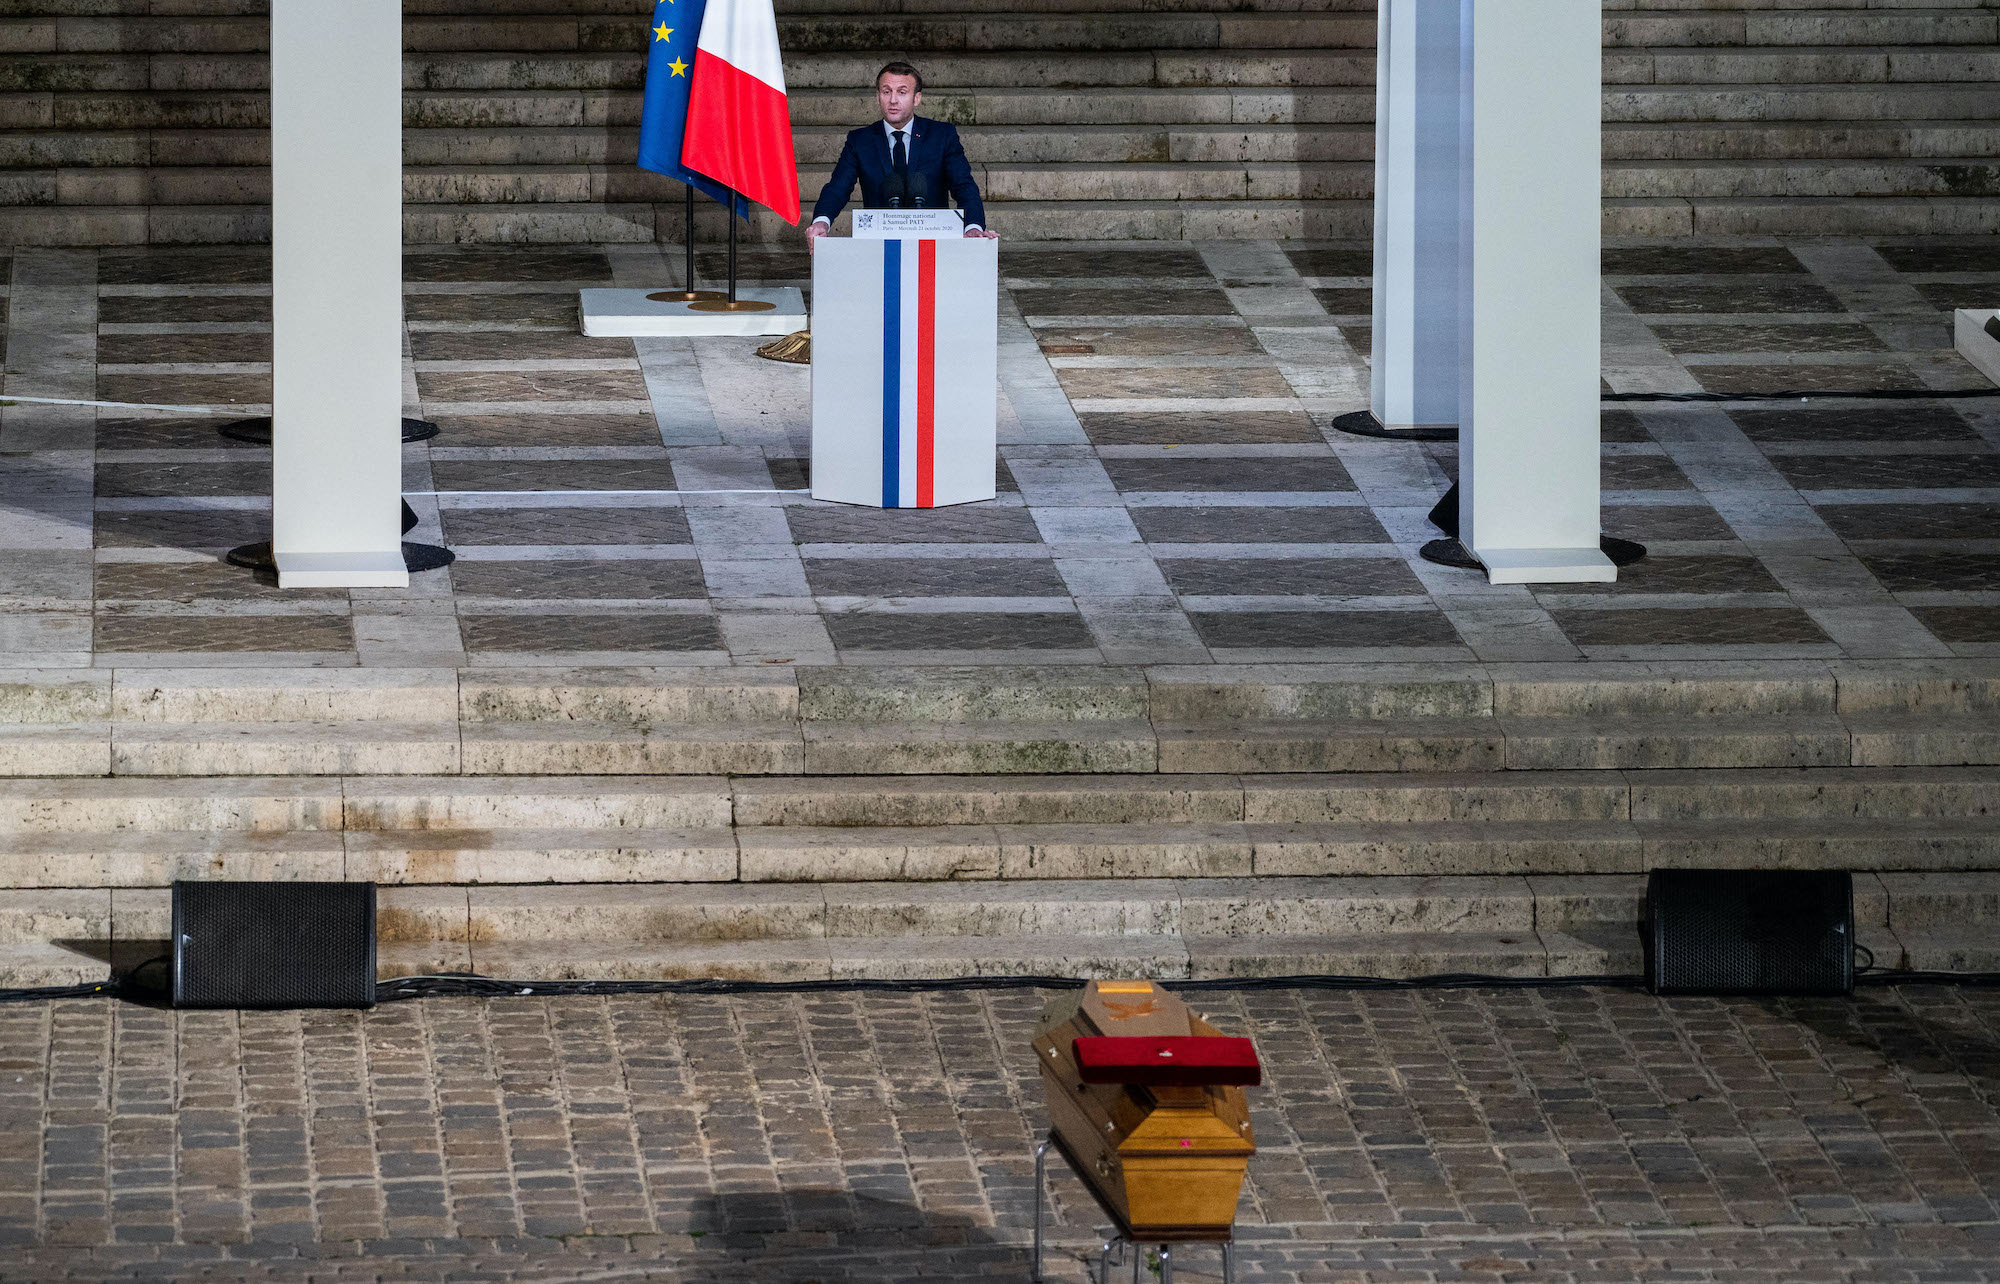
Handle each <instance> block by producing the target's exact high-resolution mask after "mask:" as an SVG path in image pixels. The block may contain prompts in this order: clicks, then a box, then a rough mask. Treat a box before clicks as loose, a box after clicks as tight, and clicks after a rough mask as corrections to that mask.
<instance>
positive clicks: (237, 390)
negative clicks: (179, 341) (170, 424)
mask: <svg viewBox="0 0 2000 1284" xmlns="http://www.w3.org/2000/svg"><path fill="white" fill-rule="evenodd" d="M97 400H99V401H122V402H127V403H136V404H141V405H151V406H252V405H269V404H270V402H271V376H270V375H262V374H102V373H100V374H99V375H98V376H97Z"/></svg>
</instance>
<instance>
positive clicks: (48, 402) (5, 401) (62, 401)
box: [0, 396, 243, 415]
mask: <svg viewBox="0 0 2000 1284" xmlns="http://www.w3.org/2000/svg"><path fill="white" fill-rule="evenodd" d="M19 402H28V403H32V404H34V405H37V406H104V407H107V408H109V409H111V410H173V411H177V412H179V413H180V414H183V415H241V414H242V413H243V411H242V410H241V409H240V408H237V407H232V406H156V405H154V404H153V403H151V402H149V401H73V400H71V399H70V398H68V397H15V396H0V406H11V405H14V404H16V403H19Z"/></svg>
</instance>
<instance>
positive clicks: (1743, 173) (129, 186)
mask: <svg viewBox="0 0 2000 1284" xmlns="http://www.w3.org/2000/svg"><path fill="white" fill-rule="evenodd" d="M1267 137H1273V138H1275V137H1278V135H1275V134H1273V135H1269V136H1267ZM1312 137H1313V136H1307V138H1306V139H1305V140H1304V141H1303V143H1302V140H1301V139H1300V138H1298V137H1297V136H1294V137H1293V138H1291V139H1289V140H1288V141H1286V142H1285V143H1284V144H1283V146H1284V147H1288V148H1290V149H1292V150H1294V151H1305V152H1312V153H1327V154H1333V155H1343V154H1344V155H1347V156H1348V157H1349V158H1348V159H1316V158H1303V159H1277V160H1261V159H1260V160H1222V159H1186V160H1168V159H1164V158H1161V159H1153V158H1151V157H1150V156H1146V155H1145V154H1146V153H1155V154H1156V153H1157V152H1158V151H1159V150H1160V149H1159V148H1155V147H1153V146H1152V144H1151V143H1148V142H1144V141H1143V140H1141V141H1140V143H1139V144H1138V145H1137V146H1135V147H1133V148H1132V149H1131V150H1132V151H1133V152H1134V153H1135V156H1134V157H1133V158H1130V159H1116V158H1114V159H1075V160H1072V159H1052V160H1032V161H1002V160H992V161H982V162H981V163H979V164H976V165H974V167H973V169H974V172H975V174H976V175H977V176H978V178H979V181H980V185H981V189H982V191H983V193H984V194H985V196H986V199H987V201H988V202H989V203H990V204H992V205H994V206H995V207H996V209H1002V210H1004V209H1005V208H1006V206H1007V204H1009V203H1013V202H1038V203H1052V202H1057V201H1059V200H1061V199H1062V197H1063V194H1064V193H1071V194H1073V199H1075V200H1078V201H1097V202H1112V203H1121V204H1122V203H1125V202H1149V203H1156V202H1176V203H1180V202H1213V203H1216V204H1217V205H1226V204H1227V203H1231V202H1237V201H1258V202H1285V201H1297V200H1304V201H1314V202H1318V201H1352V202H1357V203H1358V202H1364V201H1366V200H1367V199H1368V198H1369V195H1370V190H1371V187H1372V184H1373V181H1374V180H1373V166H1372V163H1371V162H1370V161H1368V160H1366V159H1365V153H1366V148H1365V147H1364V146H1363V145H1362V142H1361V139H1360V137H1359V136H1358V135H1354V134H1352V133H1350V134H1349V135H1348V136H1347V137H1345V138H1340V137H1336V136H1334V135H1324V136H1321V138H1322V141H1323V143H1324V145H1323V146H1322V145H1319V144H1316V143H1314V142H1312V141H1311V138H1312ZM1232 139H1233V141H1232ZM1089 141H1090V140H1088V139H1085V138H1080V137H1079V138H1076V139H1072V140H1069V141H1067V142H1063V143H1061V144H1055V145H1051V147H1050V148H1049V150H1053V151H1060V152H1064V153H1067V154H1068V155H1072V156H1073V155H1075V154H1076V153H1078V152H1081V151H1087V150H1089V147H1088V143H1089ZM1128 141H1130V140H1128ZM1163 141H1164V140H1163ZM1212 141H1214V142H1215V146H1214V148H1212V149H1210V150H1209V151H1207V152H1206V154H1207V155H1210V156H1213V155H1217V154H1219V153H1221V152H1224V151H1228V150H1232V149H1233V150H1238V151H1251V150H1254V149H1255V148H1256V147H1257V146H1258V145H1259V144H1258V143H1257V140H1256V139H1254V138H1252V137H1251V136H1250V135H1247V134H1244V133H1241V132H1237V133H1235V134H1233V135H1225V136H1223V137H1222V138H1220V139H1218V140H1212ZM1961 141H1964V140H1961ZM1972 141H1975V142H1977V144H1978V145H1979V146H1980V147H1982V148H1985V149H1987V152H1986V154H1983V155H1980V154H1975V155H1953V156H1930V155H1924V156H1904V155H1895V154H1891V155H1882V156H1875V155H1827V156H1810V157H1801V156H1799V155H1798V154H1796V153H1789V154H1786V155H1783V156H1773V157H1758V156H1731V157H1727V158H1721V159H1682V158H1675V159H1627V158H1616V159H1609V160H1607V161H1606V162H1605V164H1604V169H1603V173H1604V180H1603V181H1604V193H1605V197H1606V199H1608V200H1659V199H1689V200H1703V201H1705V200H1743V199H1773V198H1831V197H1842V198H1906V197H1913V196H1914V197H1952V196H1956V197H1968V196H1976V195H1980V194H1993V193H2000V157H1996V154H1995V153H1996V152H2000V147H1996V145H1995V142H1996V135H1995V134H1993V133H1990V132H1989V133H1987V134H1985V135H1984V136H1983V137H1981V138H1979V139H1976V140H1972ZM1110 146H1111V150H1114V151H1116V150H1119V149H1120V148H1121V147H1122V146H1123V144H1118V143H1115V142H1114V143H1113V144H1111V145H1110ZM1169 150H1171V149H1169ZM1142 157H1143V158H1142ZM829 172H830V166H829V167H826V168H822V167H819V166H809V167H807V168H804V169H802V170H801V171H800V179H799V190H800V191H801V192H802V193H804V194H805V197H806V198H807V199H808V200H809V199H810V198H811V197H812V195H813V194H814V193H815V192H817V191H818V190H819V189H820V187H821V186H822V185H823V183H824V182H825V180H826V178H827V176H828V173H829ZM682 190H683V189H682V188H681V186H680V184H679V183H677V182H676V181H675V180H673V179H670V178H668V177H666V176H665V175H661V174H654V173H652V172H650V171H646V170H641V169H639V168H637V167H636V166H631V165H624V164H614V163H520V164H510V163H492V164H485V163H482V164H455V165H409V166H406V167H405V168H404V172H403V194H404V199H405V201H406V202H407V203H408V204H410V205H412V206H417V207H422V206H428V205H448V206H463V205H468V204H473V205H479V204H487V205H494V204H497V205H502V206H523V207H529V210H530V211H531V212H539V211H538V210H537V209H536V207H540V206H546V205H554V206H563V205H583V206H586V207H591V208H598V209H607V210H608V209H615V208H619V207H622V206H624V205H626V204H629V203H633V202H654V203H664V202H669V201H673V200H675V199H677V198H678V197H679V194H680V192H681V191H682ZM268 199H269V174H268V171H267V170H265V169H262V168H257V167H243V166H224V165H197V166H185V167H178V168H152V169H135V168H103V169H79V170H75V171H69V170H56V169H15V170H6V171H0V200H5V201H7V202H9V203H11V204H13V205H16V206H19V205H45V206H56V205H61V204H67V203H74V204H75V205H77V206H79V207H101V208H116V207H118V206H120V205H132V206H142V207H144V206H152V207H181V206H188V207H200V206H214V205H230V204H235V203H239V202H244V201H261V200H268ZM1008 213H1009V214H1010V215H1011V213H1012V211H1008ZM1012 221H1013V220H1012V219H1011V217H1010V225H1011V223H1012Z"/></svg>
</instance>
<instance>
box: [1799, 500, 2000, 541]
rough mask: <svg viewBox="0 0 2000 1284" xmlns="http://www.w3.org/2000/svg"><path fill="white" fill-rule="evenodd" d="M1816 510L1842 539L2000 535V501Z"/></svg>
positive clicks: (1865, 505) (1998, 536) (1995, 536)
mask: <svg viewBox="0 0 2000 1284" xmlns="http://www.w3.org/2000/svg"><path fill="white" fill-rule="evenodd" d="M1813 511H1814V512H1816V513H1818V514H1819V516H1820V520H1822V521H1824V522H1825V523H1826V524H1827V525H1828V526H1829V527H1831V528H1832V530H1833V533H1834V534H1836V535H1838V536H1840V537H1841V538H1842V539H1862V540H1865V539H2000V504H1828V505H1824V506H1822V507H1819V508H1816V509H1814V510H1813Z"/></svg>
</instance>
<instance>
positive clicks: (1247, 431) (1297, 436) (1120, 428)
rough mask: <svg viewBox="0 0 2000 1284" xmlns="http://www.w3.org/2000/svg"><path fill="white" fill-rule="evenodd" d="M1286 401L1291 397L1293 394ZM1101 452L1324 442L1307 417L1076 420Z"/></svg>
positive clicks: (1263, 414)
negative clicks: (1108, 448)
mask: <svg viewBox="0 0 2000 1284" xmlns="http://www.w3.org/2000/svg"><path fill="white" fill-rule="evenodd" d="M1284 395H1290V392H1289V389H1288V390H1287V392H1286V393H1285V394H1284ZM1077 420H1078V421H1079V422H1080V423H1082V424H1083V430H1084V432H1085V433H1087V434H1089V436H1090V440H1091V442H1092V444H1094V445H1098V446H1151V445H1164V446H1224V445H1226V446H1236V445H1252V444H1268V443H1280V442H1306V441H1319V440H1321V438H1320V434H1319V430H1318V429H1317V428H1315V427H1314V426H1313V422H1312V420H1311V418H1309V417H1308V416H1307V415H1306V414H1305V413H1304V412H1303V411H1290V410H1242V411H1175V410H1161V411H1122V412H1116V413H1113V412H1104V411H1085V412H1084V413H1083V414H1080V415H1078V416H1077Z"/></svg>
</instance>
